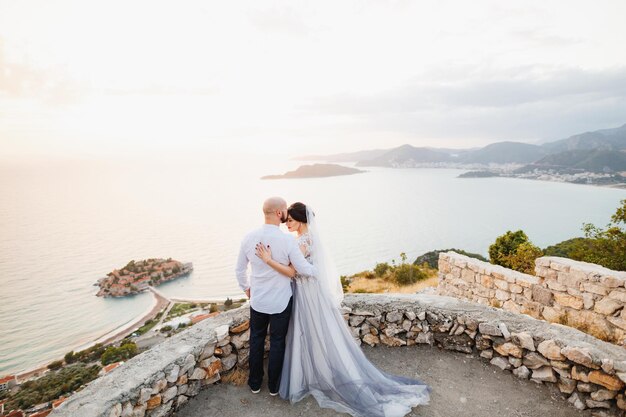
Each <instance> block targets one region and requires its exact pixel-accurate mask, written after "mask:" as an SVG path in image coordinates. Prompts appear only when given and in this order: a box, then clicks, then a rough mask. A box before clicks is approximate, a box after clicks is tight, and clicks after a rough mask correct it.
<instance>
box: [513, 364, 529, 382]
mask: <svg viewBox="0 0 626 417" xmlns="http://www.w3.org/2000/svg"><path fill="white" fill-rule="evenodd" d="M513 375H515V376H516V377H518V378H520V379H528V378H529V377H530V370H529V369H528V368H527V367H525V366H523V365H522V366H520V367H519V368H516V369H513Z"/></svg>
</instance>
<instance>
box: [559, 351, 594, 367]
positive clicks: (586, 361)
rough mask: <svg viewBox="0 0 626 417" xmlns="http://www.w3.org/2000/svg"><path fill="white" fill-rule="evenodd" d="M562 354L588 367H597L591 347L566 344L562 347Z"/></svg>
mask: <svg viewBox="0 0 626 417" xmlns="http://www.w3.org/2000/svg"><path fill="white" fill-rule="evenodd" d="M561 354H562V355H563V356H565V357H566V358H567V359H569V360H570V361H572V362H574V363H578V364H580V365H583V366H586V367H588V368H593V367H595V365H594V363H593V358H592V357H591V353H590V352H589V349H586V348H579V347H570V346H566V347H564V348H563V349H561Z"/></svg>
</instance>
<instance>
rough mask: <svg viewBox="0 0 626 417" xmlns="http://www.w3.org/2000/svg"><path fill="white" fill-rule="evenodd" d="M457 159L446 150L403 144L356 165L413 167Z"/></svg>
mask: <svg viewBox="0 0 626 417" xmlns="http://www.w3.org/2000/svg"><path fill="white" fill-rule="evenodd" d="M456 160H457V159H456V158H454V157H452V156H450V155H449V154H448V153H446V152H441V151H438V150H433V149H430V148H416V147H413V146H411V145H402V146H400V147H397V148H395V149H391V150H389V151H387V152H385V153H384V154H382V155H380V156H378V157H376V158H373V159H369V160H363V161H359V162H357V164H356V165H357V166H361V167H411V166H414V165H415V164H419V163H427V162H452V161H456Z"/></svg>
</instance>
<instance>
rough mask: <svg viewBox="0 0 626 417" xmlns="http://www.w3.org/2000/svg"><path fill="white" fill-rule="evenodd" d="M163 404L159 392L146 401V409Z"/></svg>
mask: <svg viewBox="0 0 626 417" xmlns="http://www.w3.org/2000/svg"><path fill="white" fill-rule="evenodd" d="M159 405H161V395H160V394H157V395H155V396H153V397H151V398H150V399H149V400H148V402H147V403H146V410H153V409H155V408H157V407H158V406H159Z"/></svg>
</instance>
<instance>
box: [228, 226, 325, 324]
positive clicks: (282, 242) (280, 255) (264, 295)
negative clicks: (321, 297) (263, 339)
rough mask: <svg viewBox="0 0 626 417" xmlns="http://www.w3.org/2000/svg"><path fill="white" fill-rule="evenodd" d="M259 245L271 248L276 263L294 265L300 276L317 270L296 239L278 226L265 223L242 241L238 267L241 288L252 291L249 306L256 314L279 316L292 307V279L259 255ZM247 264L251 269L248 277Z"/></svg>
mask: <svg viewBox="0 0 626 417" xmlns="http://www.w3.org/2000/svg"><path fill="white" fill-rule="evenodd" d="M259 242H260V243H263V244H264V245H266V246H267V245H269V246H270V249H271V251H272V258H273V259H274V260H275V261H277V262H280V263H281V264H283V265H289V264H290V263H291V264H292V265H293V267H294V268H295V269H296V271H298V272H299V273H300V274H303V275H315V274H316V272H317V271H316V269H315V267H314V266H313V265H311V264H310V263H308V262H307V260H306V259H305V258H304V255H302V252H301V251H300V248H299V247H298V244H297V242H296V239H295V238H294V237H293V236H292V235H288V234H286V233H283V232H282V231H281V230H280V228H279V227H278V226H275V225H273V224H264V225H263V226H261V227H260V228H259V229H257V230H254V231H252V232H250V233H248V234H247V235H246V236H245V237H244V238H243V241H242V242H241V248H240V250H239V257H238V258H237V268H236V274H237V281H239V286H240V287H241V289H242V290H244V291H245V290H247V289H248V288H250V306H251V307H252V308H253V309H255V310H256V311H258V312H261V313H266V314H276V313H280V312H282V311H283V310H285V308H287V304H289V298H290V297H291V294H292V293H291V279H290V278H289V277H286V276H285V275H282V274H281V273H279V272H277V271H275V270H274V269H272V267H270V266H269V265H267V264H266V263H265V262H263V260H262V259H261V258H259V257H258V256H256V253H255V252H256V244H257V243H259ZM248 263H249V264H250V265H251V266H252V268H251V273H250V276H249V277H248V272H247V271H248Z"/></svg>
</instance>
